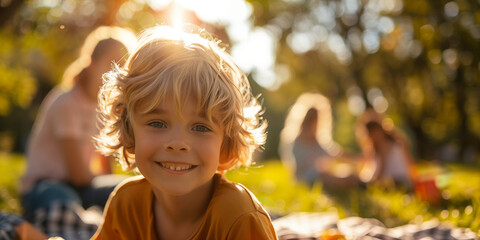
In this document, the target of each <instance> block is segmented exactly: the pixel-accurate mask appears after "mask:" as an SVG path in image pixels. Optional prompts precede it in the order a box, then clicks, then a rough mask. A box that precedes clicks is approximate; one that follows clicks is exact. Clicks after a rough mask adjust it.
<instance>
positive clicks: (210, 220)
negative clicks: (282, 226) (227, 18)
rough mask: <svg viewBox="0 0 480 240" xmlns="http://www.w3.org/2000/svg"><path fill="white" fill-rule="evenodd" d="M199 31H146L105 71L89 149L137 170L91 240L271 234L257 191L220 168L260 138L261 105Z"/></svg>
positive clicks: (234, 162) (241, 158) (245, 159)
mask: <svg viewBox="0 0 480 240" xmlns="http://www.w3.org/2000/svg"><path fill="white" fill-rule="evenodd" d="M201 35H202V36H201ZM203 36H205V32H201V33H200V34H191V33H183V32H180V31H175V30H173V29H171V28H169V27H165V26H160V27H154V28H151V29H147V30H146V31H145V32H144V33H143V34H142V35H141V36H140V41H139V42H140V44H139V45H138V46H137V48H136V50H135V51H134V53H133V54H132V55H131V56H130V58H129V59H128V61H127V63H126V65H125V67H124V68H122V69H120V68H118V67H117V68H115V69H114V70H112V71H111V72H110V73H109V74H108V75H106V76H105V83H104V86H103V88H102V90H101V92H100V100H99V111H100V113H101V114H102V116H103V117H102V120H103V126H104V127H103V129H102V130H101V132H100V135H99V136H98V137H97V138H96V143H97V148H98V149H99V150H101V151H102V152H103V153H104V154H108V155H116V156H117V158H119V160H120V162H121V163H122V165H123V167H124V168H125V169H135V168H137V169H138V171H139V172H140V173H141V175H142V176H138V177H134V178H132V179H129V180H128V181H126V182H124V183H123V184H122V185H121V186H119V187H117V188H116V190H115V191H114V192H113V193H112V195H111V196H110V199H109V202H108V204H107V206H106V208H105V221H104V223H103V225H102V226H101V228H100V229H99V230H98V231H97V233H96V234H95V236H94V237H93V239H276V238H277V237H276V234H275V231H274V228H273V226H272V224H271V221H270V218H269V216H268V214H267V212H266V211H265V210H264V209H263V207H262V206H261V204H260V203H259V202H258V200H257V199H256V198H255V196H254V195H253V194H252V193H251V192H250V191H248V189H247V188H245V187H244V186H242V185H240V184H237V183H232V182H229V181H228V180H226V179H225V177H224V176H223V174H224V173H225V172H226V171H228V170H230V169H232V168H234V167H236V166H239V165H245V166H248V165H249V164H250V162H251V157H252V153H253V151H254V150H255V149H256V148H257V147H259V146H260V145H262V144H263V143H264V142H265V127H266V123H265V122H264V121H260V111H261V107H260V105H259V103H258V101H257V99H256V98H254V97H253V96H252V94H251V90H250V85H249V83H248V79H247V77H246V76H245V74H244V73H242V72H241V71H240V70H239V69H238V67H237V66H236V65H235V64H234V63H233V61H232V59H231V57H230V56H229V55H228V54H227V53H226V52H225V51H224V50H223V49H221V48H219V47H218V43H217V42H215V41H212V40H208V39H206V38H204V37H203Z"/></svg>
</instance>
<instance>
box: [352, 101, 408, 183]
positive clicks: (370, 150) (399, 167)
mask: <svg viewBox="0 0 480 240" xmlns="http://www.w3.org/2000/svg"><path fill="white" fill-rule="evenodd" d="M356 136H357V141H358V143H359V145H360V147H361V149H362V153H363V162H362V164H361V167H360V169H359V173H358V176H359V179H360V180H361V181H362V182H365V183H372V182H380V183H381V184H388V183H394V184H395V185H396V186H403V187H406V188H408V189H412V187H413V184H414V181H415V178H416V175H417V173H416V172H417V171H416V165H415V163H414V160H413V157H412V155H411V153H410V145H409V142H408V141H407V138H406V137H405V136H404V135H403V134H401V132H400V131H399V130H398V129H397V128H395V127H394V126H393V122H392V121H391V120H389V119H388V118H384V117H382V116H381V115H380V114H378V113H376V112H375V111H374V110H373V109H368V110H366V111H365V112H364V113H363V114H362V115H361V116H360V117H359V118H358V120H357V124H356Z"/></svg>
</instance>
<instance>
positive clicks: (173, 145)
mask: <svg viewBox="0 0 480 240" xmlns="http://www.w3.org/2000/svg"><path fill="white" fill-rule="evenodd" d="M165 150H167V151H171V152H175V151H181V152H188V151H190V147H189V146H188V145H187V144H185V143H183V142H180V141H178V140H177V141H170V142H169V143H167V144H165Z"/></svg>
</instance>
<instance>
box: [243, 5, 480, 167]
mask: <svg viewBox="0 0 480 240" xmlns="http://www.w3.org/2000/svg"><path fill="white" fill-rule="evenodd" d="M250 2H251V3H252V5H253V6H255V9H256V10H255V11H254V16H253V19H254V22H255V24H256V25H257V26H259V27H262V28H265V29H268V30H269V31H271V33H272V36H273V37H274V38H275V39H276V41H277V50H276V54H277V65H284V66H288V68H289V70H290V76H291V77H290V79H289V81H288V82H286V83H285V84H283V85H282V87H280V89H279V90H277V91H276V92H275V93H272V94H276V95H281V96H282V99H283V101H281V100H280V99H278V100H280V102H279V101H276V104H278V105H283V106H289V104H291V102H292V99H293V98H294V97H295V96H298V95H299V94H300V93H301V92H304V91H312V90H313V91H319V92H321V93H323V94H324V95H326V96H328V97H329V98H330V99H331V101H332V104H333V105H334V109H338V108H343V109H345V108H344V107H342V106H345V104H347V105H348V106H349V109H350V113H349V112H346V111H344V110H343V111H342V112H337V114H336V116H337V118H342V116H341V115H349V114H352V115H356V114H359V113H360V112H362V111H363V109H364V108H365V107H373V108H375V109H376V110H378V111H380V112H385V114H386V115H388V116H390V117H392V119H393V120H394V122H395V123H396V124H397V125H399V126H401V127H403V128H404V129H407V130H409V131H410V133H411V137H412V140H416V141H415V143H416V144H415V145H416V146H417V156H418V157H421V158H425V159H434V158H441V159H445V160H450V159H449V158H451V159H459V160H472V159H474V158H475V156H476V155H475V154H477V153H476V151H478V149H480V145H479V142H480V141H479V140H480V131H479V125H480V121H479V120H480V119H479V117H480V112H479V110H480V105H479V104H480V94H479V93H480V78H479V69H480V65H479V58H480V52H479V51H480V49H479V48H478V45H479V43H480V9H479V7H480V3H478V2H477V1H464V0H452V1H444V0H442V1H437V0H404V1H401V0H388V1H379V0H305V1H300V0H299V1H296V0H288V1H287V0H284V1H273V0H262V1H256V0H250ZM285 96H289V97H285ZM361 99H363V101H360V100H361ZM387 104H388V105H387ZM344 118H350V117H344ZM350 124H351V122H350ZM343 127H347V128H348V126H346V125H344V126H341V128H343ZM337 137H338V138H340V139H339V141H340V142H341V141H342V140H341V138H344V137H346V138H348V135H337ZM346 143H348V144H350V143H351V141H347V142H346ZM450 152H453V153H456V154H454V155H451V153H450Z"/></svg>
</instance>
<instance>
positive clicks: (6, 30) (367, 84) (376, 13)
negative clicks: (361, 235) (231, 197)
mask: <svg viewBox="0 0 480 240" xmlns="http://www.w3.org/2000/svg"><path fill="white" fill-rule="evenodd" d="M186 22H191V23H194V24H196V25H199V26H201V27H204V28H206V29H207V30H208V31H210V32H212V33H213V34H214V35H216V36H217V37H218V38H220V39H221V40H222V41H224V42H226V43H227V44H228V51H229V52H230V53H231V54H232V55H233V57H234V58H235V60H236V61H237V63H238V65H239V66H240V67H241V68H242V69H243V70H244V71H245V72H247V73H248V74H249V77H250V80H251V83H252V86H253V91H254V93H255V94H261V99H262V101H263V106H264V108H265V114H264V117H265V118H266V119H267V120H268V122H269V127H268V138H267V143H266V145H265V149H264V150H263V151H262V152H259V153H258V154H257V156H256V158H257V162H258V163H257V165H256V166H254V167H252V168H249V169H238V170H236V171H234V172H232V173H230V178H231V179H232V180H237V181H239V182H242V183H244V184H245V185H247V186H248V187H249V188H251V189H252V190H253V191H254V192H255V193H256V194H257V196H258V197H259V199H260V200H261V201H262V203H263V204H264V205H265V206H266V207H267V208H268V209H269V210H271V211H272V212H275V213H277V214H280V215H281V214H287V213H289V212H293V211H327V212H328V211H334V212H336V213H338V214H339V215H340V216H351V215H357V216H362V217H375V218H378V219H380V220H381V221H382V222H384V223H385V224H387V225H388V226H396V225H400V224H406V223H410V222H422V221H425V220H429V219H439V220H442V221H448V222H451V223H452V224H454V225H456V226H463V227H469V228H471V229H473V230H475V231H480V1H479V0H451V1H450V0H247V1H244V0H208V1H195V0H191V1H187V0H184V1H181V0H178V1H166V0H102V1H100V0H82V1H80V0H0V151H1V152H2V154H1V155H0V209H1V210H7V211H12V212H16V213H19V212H21V209H20V207H19V204H18V190H17V189H16V181H17V180H18V177H19V175H20V174H21V173H22V171H23V169H24V157H23V153H24V151H25V146H26V139H27V137H28V134H29V132H30V129H31V126H32V124H33V121H34V119H35V117H36V113H37V110H38V107H39V105H40V103H41V101H42V100H43V98H44V97H45V96H46V94H47V93H48V91H49V90H50V89H52V88H53V87H54V86H55V85H56V84H58V83H59V82H60V80H61V77H62V74H63V71H64V70H65V68H66V67H67V66H68V65H69V64H70V63H71V62H72V61H73V60H74V59H75V58H76V57H77V56H78V52H79V48H80V46H81V44H82V42H83V40H84V38H85V37H86V36H87V34H88V33H89V32H90V31H92V30H93V29H95V28H96V27H98V26H101V25H117V26H122V27H127V28H130V29H132V30H133V31H137V32H138V31H140V30H142V29H144V28H146V27H150V26H154V25H157V24H162V23H167V24H171V25H179V24H182V23H186ZM304 92H317V93H321V94H323V95H324V96H326V97H327V98H328V99H329V100H330V103H331V105H332V111H333V112H332V115H333V133H332V134H333V138H334V140H335V141H336V142H338V143H339V144H340V145H341V146H342V147H343V149H344V150H345V151H348V152H352V153H358V152H359V151H360V149H359V146H358V144H357V142H356V140H355V135H354V125H355V120H356V118H357V116H359V115H360V114H361V113H363V112H364V110H365V109H366V108H373V109H375V111H377V112H379V113H382V114H384V115H385V116H387V117H388V119H390V120H391V122H392V123H394V124H395V126H396V127H398V128H400V129H401V130H402V131H403V132H404V133H406V135H407V136H408V138H409V140H410V141H411V143H412V147H413V148H412V154H413V156H414V157H415V159H416V160H417V163H419V164H420V166H421V169H423V170H424V171H425V172H430V173H431V174H432V175H434V177H435V180H436V182H437V185H438V186H439V188H440V190H441V191H442V192H441V197H442V201H441V203H439V204H431V203H429V202H424V201H420V200H419V199H417V198H416V197H415V195H412V194H411V193H407V192H405V191H403V190H401V189H384V188H381V187H375V186H372V187H368V188H366V189H350V191H346V192H345V191H344V192H343V193H336V194H333V197H332V195H326V194H324V192H325V191H324V189H323V188H322V186H321V185H320V184H319V185H315V186H314V187H313V188H312V189H308V188H307V187H306V186H303V185H301V184H299V183H295V182H294V181H292V176H290V174H289V172H288V171H287V170H286V169H285V168H284V167H283V166H282V165H281V164H280V161H279V158H280V157H279V154H278V143H279V134H280V131H281V129H282V128H283V124H284V121H285V116H286V113H287V111H288V109H289V107H290V106H291V105H292V104H293V103H294V101H295V100H296V98H297V97H298V96H299V95H300V94H302V93H304Z"/></svg>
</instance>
